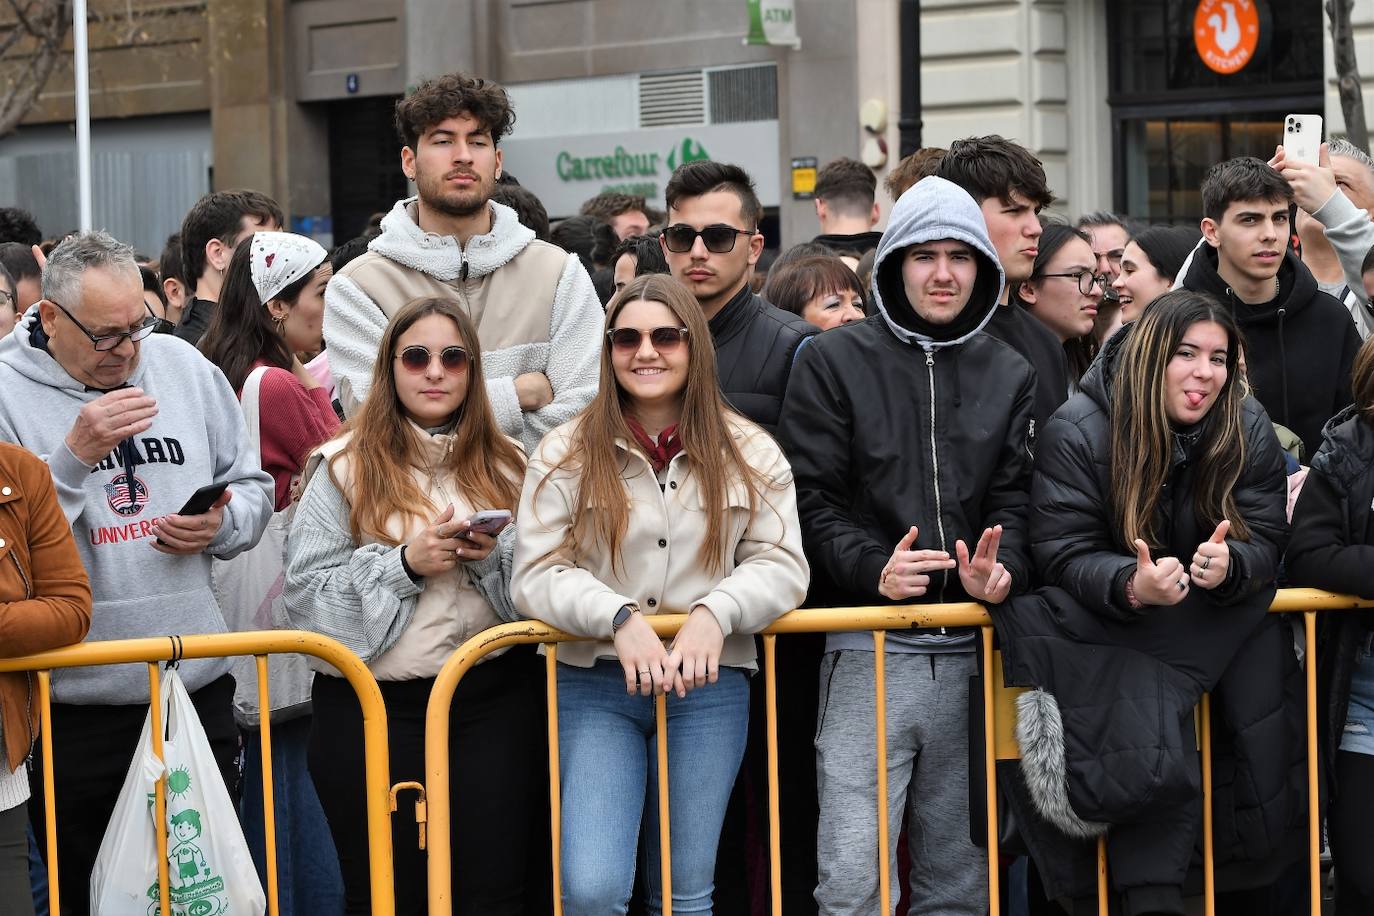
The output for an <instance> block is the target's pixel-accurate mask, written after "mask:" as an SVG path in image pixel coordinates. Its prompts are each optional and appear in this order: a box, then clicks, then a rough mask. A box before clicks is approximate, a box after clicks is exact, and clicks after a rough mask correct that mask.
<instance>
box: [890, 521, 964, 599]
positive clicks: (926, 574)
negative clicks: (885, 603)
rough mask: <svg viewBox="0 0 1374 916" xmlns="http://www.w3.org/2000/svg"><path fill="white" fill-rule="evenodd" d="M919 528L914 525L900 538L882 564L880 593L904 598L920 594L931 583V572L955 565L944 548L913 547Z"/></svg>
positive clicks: (892, 597) (893, 597) (916, 596)
mask: <svg viewBox="0 0 1374 916" xmlns="http://www.w3.org/2000/svg"><path fill="white" fill-rule="evenodd" d="M918 533H919V532H918V529H917V528H916V526H915V525H913V526H912V527H911V530H910V531H908V532H907V533H906V536H905V537H903V538H902V539H901V540H900V541H898V542H897V549H896V550H894V551H892V557H891V558H890V559H889V560H888V561H887V566H885V567H883V574H882V575H881V576H880V577H879V578H878V593H879V594H880V595H882V596H883V597H884V598H891V599H892V600H893V601H901V600H902V599H904V598H919V597H920V596H921V595H924V594H925V593H926V589H927V588H929V587H930V574H931V573H933V572H938V571H939V570H942V569H953V568H954V567H955V562H954V560H953V559H951V558H950V555H949V553H948V552H947V551H944V550H912V549H911V545H912V544H915V543H916V535H917V534H918Z"/></svg>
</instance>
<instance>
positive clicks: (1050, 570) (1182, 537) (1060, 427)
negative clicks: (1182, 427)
mask: <svg viewBox="0 0 1374 916" xmlns="http://www.w3.org/2000/svg"><path fill="white" fill-rule="evenodd" d="M1131 330H1132V326H1127V327H1125V328H1123V329H1122V330H1121V331H1119V332H1118V333H1117V334H1116V335H1114V336H1113V337H1112V338H1111V339H1110V340H1109V341H1107V343H1106V345H1105V346H1104V348H1103V352H1102V354H1101V356H1100V357H1099V358H1098V359H1097V360H1096V361H1095V362H1094V363H1093V365H1092V367H1091V368H1090V369H1089V370H1088V372H1087V373H1086V374H1085V375H1084V376H1083V381H1082V383H1081V387H1080V390H1079V393H1078V394H1076V395H1074V396H1073V397H1072V398H1070V399H1069V400H1068V401H1067V402H1066V403H1065V404H1064V406H1063V407H1061V408H1059V410H1057V411H1056V412H1055V414H1054V417H1053V418H1052V419H1051V420H1050V422H1049V425H1048V426H1046V427H1045V429H1044V430H1043V432H1042V434H1041V438H1040V445H1039V447H1038V449H1037V454H1036V465H1035V476H1034V478H1033V483H1032V488H1031V507H1032V508H1031V515H1030V527H1031V540H1032V543H1033V544H1034V547H1033V551H1034V556H1035V562H1036V566H1037V568H1038V569H1039V570H1040V572H1041V574H1042V575H1043V577H1044V581H1045V583H1046V584H1047V585H1057V586H1059V587H1061V588H1063V589H1064V590H1065V591H1067V592H1068V593H1069V594H1070V595H1072V596H1073V597H1074V598H1075V599H1076V600H1078V601H1079V602H1081V603H1082V604H1083V605H1084V606H1085V607H1087V608H1088V609H1089V610H1090V611H1094V612H1096V613H1101V614H1107V615H1109V616H1113V617H1117V618H1120V619H1123V620H1132V619H1135V618H1139V617H1142V616H1144V615H1145V614H1146V611H1144V610H1141V611H1133V610H1131V608H1130V606H1129V605H1128V604H1127V602H1126V592H1125V585H1126V579H1127V577H1128V576H1129V575H1130V574H1131V573H1132V572H1133V571H1134V570H1135V565H1136V561H1135V549H1134V548H1133V547H1132V546H1131V545H1128V544H1126V543H1125V540H1124V537H1123V536H1122V535H1121V534H1120V533H1117V532H1116V531H1115V530H1114V528H1115V523H1114V522H1113V520H1112V517H1111V508H1110V498H1109V494H1110V493H1111V464H1110V462H1111V447H1110V440H1111V430H1110V411H1111V399H1112V387H1113V381H1114V376H1115V374H1116V364H1117V360H1118V358H1119V356H1120V353H1121V350H1122V348H1123V347H1124V346H1125V344H1126V341H1127V340H1128V339H1129V337H1130V333H1131ZM1206 422H1207V421H1206V420H1204V421H1203V423H1204V424H1205V423H1206ZM1242 422H1243V423H1244V424H1245V438H1246V451H1247V464H1246V469H1245V471H1244V472H1243V473H1242V474H1241V477H1240V480H1239V481H1237V483H1236V488H1235V491H1234V498H1235V501H1236V507H1237V509H1239V510H1240V514H1241V516H1242V517H1243V518H1244V519H1245V523H1246V524H1247V525H1248V526H1249V527H1250V531H1251V539H1250V541H1249V542H1246V541H1240V540H1237V539H1236V538H1234V537H1231V538H1227V539H1226V543H1227V545H1228V546H1229V547H1230V548H1231V574H1230V575H1229V576H1228V577H1227V581H1226V582H1225V583H1224V584H1223V585H1222V586H1221V587H1219V588H1217V589H1214V590H1212V591H1210V592H1209V591H1207V590H1206V589H1194V590H1193V591H1192V592H1190V593H1189V597H1188V598H1187V599H1186V600H1185V601H1184V602H1183V603H1182V604H1179V605H1176V606H1175V608H1174V609H1173V611H1172V613H1175V614H1179V615H1183V616H1187V612H1185V611H1180V610H1179V609H1180V608H1190V607H1191V605H1192V602H1206V603H1207V604H1213V605H1214V604H1234V603H1236V602H1237V601H1240V600H1241V599H1243V598H1245V597H1247V596H1249V595H1252V594H1254V593H1256V592H1258V591H1261V590H1263V589H1267V588H1272V584H1273V581H1274V577H1275V572H1276V569H1277V566H1278V559H1279V557H1280V556H1281V555H1282V553H1283V546H1284V544H1285V543H1287V539H1288V521H1287V515H1286V512H1285V504H1286V500H1287V493H1288V490H1287V477H1286V476H1285V473H1284V470H1285V465H1284V461H1283V454H1282V452H1281V451H1280V449H1279V443H1278V439H1277V438H1276V437H1275V436H1274V430H1273V425H1272V424H1271V423H1270V422H1269V418H1268V416H1266V415H1265V412H1264V408H1263V407H1261V406H1260V405H1259V404H1258V403H1257V402H1256V401H1255V400H1254V399H1253V398H1246V400H1245V403H1244V405H1243V407H1242ZM1200 426H1201V424H1199V427H1200ZM1200 434H1201V430H1200V428H1199V429H1195V430H1192V431H1190V433H1187V434H1185V433H1179V434H1176V435H1175V437H1174V455H1173V463H1174V471H1173V475H1172V476H1171V477H1170V479H1169V480H1168V481H1166V482H1165V485H1164V487H1165V494H1166V495H1167V496H1168V498H1167V499H1161V500H1160V502H1159V508H1158V511H1159V513H1160V520H1159V524H1158V525H1157V526H1156V529H1157V530H1158V531H1160V532H1164V533H1165V534H1166V535H1167V540H1168V542H1167V544H1165V545H1163V547H1162V548H1159V549H1152V551H1151V552H1152V554H1154V556H1155V559H1159V558H1160V557H1161V556H1174V557H1177V558H1178V559H1179V560H1181V561H1182V562H1183V563H1184V565H1185V566H1186V565H1187V564H1188V563H1189V562H1191V560H1192V556H1193V553H1194V552H1195V551H1196V550H1197V546H1198V544H1200V543H1202V542H1203V541H1205V540H1207V538H1208V536H1209V535H1211V533H1212V530H1213V528H1214V527H1215V526H1213V525H1203V524H1200V523H1199V520H1198V519H1197V518H1196V516H1195V514H1194V513H1193V511H1192V496H1193V492H1192V483H1193V473H1192V454H1191V452H1192V450H1193V448H1194V447H1195V445H1196V442H1197V439H1198V436H1199V435H1200ZM1267 604H1268V602H1267V601H1266V602H1265V605H1266V606H1267ZM1159 613H1160V609H1150V610H1149V615H1150V616H1151V617H1152V618H1157V617H1158V615H1159Z"/></svg>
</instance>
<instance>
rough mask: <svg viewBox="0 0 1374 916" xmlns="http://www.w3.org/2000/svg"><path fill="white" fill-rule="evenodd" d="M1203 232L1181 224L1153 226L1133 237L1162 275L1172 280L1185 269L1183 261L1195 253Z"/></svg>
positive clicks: (1133, 240)
mask: <svg viewBox="0 0 1374 916" xmlns="http://www.w3.org/2000/svg"><path fill="white" fill-rule="evenodd" d="M1201 239H1202V233H1201V232H1199V231H1198V230H1196V229H1187V228H1183V227H1181V226H1151V227H1150V228H1149V229H1146V230H1145V231H1144V232H1141V233H1139V234H1138V235H1136V236H1135V237H1134V238H1132V239H1131V241H1132V242H1135V243H1136V245H1138V246H1139V247H1140V250H1141V251H1143V252H1145V257H1147V258H1149V259H1150V263H1151V264H1153V265H1154V267H1155V270H1157V271H1159V275H1160V276H1161V277H1167V278H1168V279H1169V280H1170V281H1171V282H1172V281H1173V280H1174V279H1175V278H1176V277H1178V274H1179V271H1181V270H1182V269H1183V262H1184V261H1186V260H1187V259H1188V255H1190V254H1192V253H1193V249H1194V248H1196V247H1197V243H1198V242H1199V241H1200V240H1201Z"/></svg>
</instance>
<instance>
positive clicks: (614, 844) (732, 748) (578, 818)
mask: <svg viewBox="0 0 1374 916" xmlns="http://www.w3.org/2000/svg"><path fill="white" fill-rule="evenodd" d="M748 728H749V683H748V677H747V675H746V674H745V672H744V671H743V670H741V669H739V668H726V667H722V668H721V669H720V679H719V680H718V681H717V682H716V683H715V684H708V685H706V686H705V687H700V688H698V689H696V690H693V691H692V692H690V693H688V694H687V696H686V697H685V698H684V699H678V698H677V696H675V695H670V696H669V697H668V724H667V734H668V802H669V810H670V811H671V813H672V830H671V842H672V847H671V849H672V856H673V860H672V861H673V912H674V913H708V914H709V913H710V912H711V894H712V892H713V891H714V890H715V886H714V883H713V879H714V875H715V867H716V846H717V844H718V843H719V842H720V826H721V822H722V821H723V820H724V819H725V804H726V802H727V801H729V799H730V788H731V787H732V786H733V785H734V782H735V775H736V773H738V772H739V767H740V761H741V760H743V758H744V741H745V736H746V734H747V732H748ZM558 744H559V761H560V767H561V785H562V796H563V912H564V913H566V914H567V916H584V914H586V916H607V914H624V913H625V912H626V907H627V904H628V902H629V899H630V891H631V889H632V887H633V885H634V876H635V859H636V850H637V849H638V850H639V861H640V866H641V867H642V868H643V869H644V886H645V896H646V898H647V899H646V902H647V904H648V907H649V913H650V914H651V916H658V914H659V913H661V912H662V908H663V882H662V877H661V871H662V868H661V858H660V855H659V830H658V826H659V825H658V740H657V737H656V735H655V728H654V698H653V697H642V696H639V695H635V696H629V695H627V694H626V693H625V676H624V673H623V671H622V669H621V667H620V663H619V662H615V661H607V660H602V661H599V662H597V664H596V666H595V667H593V668H577V667H574V666H572V665H559V666H558ZM641 822H642V823H643V826H644V829H643V831H642V832H641V830H640V824H641ZM641 840H642V842H641Z"/></svg>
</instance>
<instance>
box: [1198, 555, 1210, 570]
mask: <svg viewBox="0 0 1374 916" xmlns="http://www.w3.org/2000/svg"><path fill="white" fill-rule="evenodd" d="M1211 565H1212V558H1211V557H1203V558H1202V566H1201V567H1200V568H1201V569H1206V568H1207V567H1209V566H1211Z"/></svg>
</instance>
